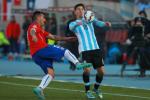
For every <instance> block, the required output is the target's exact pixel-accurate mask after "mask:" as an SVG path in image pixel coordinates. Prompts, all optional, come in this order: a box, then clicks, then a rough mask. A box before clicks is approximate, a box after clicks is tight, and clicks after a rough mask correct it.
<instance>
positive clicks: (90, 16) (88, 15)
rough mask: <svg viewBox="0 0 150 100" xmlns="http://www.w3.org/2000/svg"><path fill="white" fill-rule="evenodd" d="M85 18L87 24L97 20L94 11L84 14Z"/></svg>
mask: <svg viewBox="0 0 150 100" xmlns="http://www.w3.org/2000/svg"><path fill="white" fill-rule="evenodd" d="M84 18H85V20H86V21H87V22H92V21H93V20H94V18H95V15H94V13H93V12H92V11H89V10H88V11H86V12H85V13H84Z"/></svg>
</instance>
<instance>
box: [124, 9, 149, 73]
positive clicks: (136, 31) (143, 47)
mask: <svg viewBox="0 0 150 100" xmlns="http://www.w3.org/2000/svg"><path fill="white" fill-rule="evenodd" d="M149 34H150V23H149V20H148V19H147V14H146V12H145V11H140V12H139V16H138V17H136V18H135V19H134V24H133V26H131V28H130V30H129V35H128V39H127V41H126V43H127V44H129V47H128V53H127V54H128V57H129V58H131V57H132V59H134V60H136V59H137V57H139V60H138V63H139V64H140V69H141V70H140V72H141V74H140V76H145V70H146V67H148V66H149V68H150V64H149V62H150V56H149V55H150V53H149V52H146V51H147V48H149V47H150V46H148V45H149V43H150V42H149V40H150V37H149ZM148 51H149V50H148ZM143 59H146V60H143Z"/></svg>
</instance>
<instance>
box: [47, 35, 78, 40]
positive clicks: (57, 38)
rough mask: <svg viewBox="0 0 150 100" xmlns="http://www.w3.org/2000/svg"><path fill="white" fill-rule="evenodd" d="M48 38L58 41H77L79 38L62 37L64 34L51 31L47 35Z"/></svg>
mask: <svg viewBox="0 0 150 100" xmlns="http://www.w3.org/2000/svg"><path fill="white" fill-rule="evenodd" d="M47 38H48V39H52V40H56V41H75V40H76V39H77V38H76V37H62V36H57V35H52V34H50V33H49V35H48V36H47Z"/></svg>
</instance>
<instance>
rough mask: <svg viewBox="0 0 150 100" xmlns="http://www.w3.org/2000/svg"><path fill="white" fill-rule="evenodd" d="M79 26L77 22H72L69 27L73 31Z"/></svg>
mask: <svg viewBox="0 0 150 100" xmlns="http://www.w3.org/2000/svg"><path fill="white" fill-rule="evenodd" d="M76 27H77V23H76V22H71V23H70V24H69V29H70V30H71V31H72V32H75V28H76Z"/></svg>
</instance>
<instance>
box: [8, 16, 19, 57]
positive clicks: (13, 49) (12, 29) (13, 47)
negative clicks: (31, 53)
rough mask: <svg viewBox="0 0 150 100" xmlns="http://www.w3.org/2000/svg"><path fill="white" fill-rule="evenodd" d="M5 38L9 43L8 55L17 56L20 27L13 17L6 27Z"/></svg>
mask: <svg viewBox="0 0 150 100" xmlns="http://www.w3.org/2000/svg"><path fill="white" fill-rule="evenodd" d="M6 37H7V39H8V40H9V42H10V47H9V53H10V55H12V54H14V56H18V53H19V38H20V25H19V24H18V23H17V22H16V18H15V16H12V17H11V21H10V22H9V23H8V25H7V27H6Z"/></svg>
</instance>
